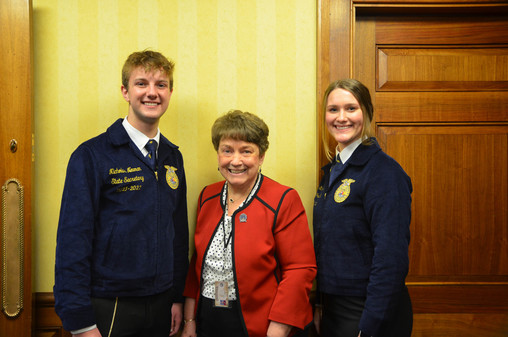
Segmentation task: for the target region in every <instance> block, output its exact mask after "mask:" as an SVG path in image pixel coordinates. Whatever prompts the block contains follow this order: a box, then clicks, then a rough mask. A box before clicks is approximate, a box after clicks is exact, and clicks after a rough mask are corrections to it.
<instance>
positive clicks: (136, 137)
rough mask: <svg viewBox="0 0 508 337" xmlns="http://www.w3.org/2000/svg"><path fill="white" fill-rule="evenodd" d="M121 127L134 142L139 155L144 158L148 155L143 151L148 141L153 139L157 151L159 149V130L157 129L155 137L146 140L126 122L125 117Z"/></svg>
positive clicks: (142, 134) (141, 133) (145, 137)
mask: <svg viewBox="0 0 508 337" xmlns="http://www.w3.org/2000/svg"><path fill="white" fill-rule="evenodd" d="M122 125H123V127H124V128H125V131H127V134H128V135H129V138H130V139H131V140H132V141H133V142H134V144H135V145H136V146H137V148H138V149H139V150H140V151H141V153H142V154H143V155H144V156H146V154H147V153H148V151H147V150H146V149H145V145H146V143H148V141H149V140H150V139H155V141H157V149H158V148H159V144H160V142H159V141H160V138H161V133H160V130H159V128H157V134H156V135H155V137H153V138H148V137H147V136H146V135H145V134H144V133H143V132H141V131H139V130H138V129H136V128H135V127H133V126H132V125H131V124H130V123H129V121H127V117H125V118H124V119H123V122H122Z"/></svg>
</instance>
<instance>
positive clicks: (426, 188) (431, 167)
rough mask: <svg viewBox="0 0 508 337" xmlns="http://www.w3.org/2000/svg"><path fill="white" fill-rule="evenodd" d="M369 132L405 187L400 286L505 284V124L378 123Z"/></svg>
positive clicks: (507, 258) (507, 195)
mask: <svg viewBox="0 0 508 337" xmlns="http://www.w3.org/2000/svg"><path fill="white" fill-rule="evenodd" d="M377 134H378V140H379V142H380V144H381V146H382V147H383V149H385V151H386V152H387V153H389V154H390V155H391V156H392V157H394V158H395V159H396V160H397V161H398V162H399V163H400V164H401V165H402V167H403V168H404V170H405V171H406V172H407V173H408V175H409V176H410V177H411V179H412V182H413V190H414V191H413V204H412V212H413V221H412V223H411V238H412V239H411V245H410V273H409V275H410V276H409V277H408V281H410V280H411V279H412V278H413V277H418V280H420V281H421V280H422V277H423V276H426V277H425V279H426V280H427V281H435V279H434V276H439V277H442V276H448V280H451V281H468V277H469V276H472V277H477V276H479V275H483V276H494V275H495V276H506V277H505V280H506V281H508V226H507V225H506V224H508V207H507V205H508V181H507V176H506V172H508V126H461V125H458V126H449V125H446V126H425V125H423V126H385V125H381V126H378V129H377Z"/></svg>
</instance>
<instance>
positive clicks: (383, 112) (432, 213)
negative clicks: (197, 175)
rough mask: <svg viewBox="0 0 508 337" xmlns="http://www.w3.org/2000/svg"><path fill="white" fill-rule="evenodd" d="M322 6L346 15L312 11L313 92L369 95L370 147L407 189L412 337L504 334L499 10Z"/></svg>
mask: <svg viewBox="0 0 508 337" xmlns="http://www.w3.org/2000/svg"><path fill="white" fill-rule="evenodd" d="M321 2H322V3H323V5H322V6H321V8H322V10H323V9H327V8H328V9H329V8H344V9H345V8H348V9H349V11H348V12H347V13H346V12H344V11H342V12H333V11H331V10H330V11H328V12H321V13H320V17H321V18H323V17H325V16H326V19H324V20H323V19H322V20H323V21H322V22H323V23H325V24H326V25H323V24H321V25H320V30H318V32H319V33H320V34H321V43H322V44H325V46H322V47H321V51H326V52H327V53H326V54H325V55H321V54H319V55H318V60H319V61H318V62H321V63H323V64H325V63H327V62H328V63H330V64H326V65H325V66H324V67H323V69H324V70H323V71H321V70H320V69H318V72H319V73H320V74H319V75H318V83H319V81H321V82H323V81H324V80H325V79H328V80H329V82H331V81H332V80H336V79H340V78H348V77H354V78H357V79H358V80H360V81H362V82H363V83H364V84H365V85H366V86H367V87H368V88H369V90H370V91H371V94H372V98H373V102H374V106H375V109H374V110H375V112H374V125H375V128H376V135H377V138H378V141H379V142H380V144H381V147H382V148H383V150H384V151H385V152H387V153H388V154H389V155H390V156H392V157H394V158H395V159H396V160H397V161H398V162H399V163H400V164H401V165H402V167H403V168H404V169H405V171H406V172H407V173H408V174H409V176H410V177H411V180H412V182H413V195H412V197H413V203H412V216H413V217H412V222H411V244H410V251H409V255H410V271H409V275H408V277H407V279H406V281H407V284H408V287H409V290H410V293H411V297H412V301H413V308H414V312H415V316H414V329H413V336H459V335H460V336H478V335H482V336H484V335H488V336H506V335H507V332H508V319H507V318H508V304H507V302H506V300H505V299H506V298H508V4H507V3H506V2H498V1H489V0H483V1H481V0H480V1H474V0H467V1H461V2H455V1H446V2H445V1H432V0H427V1H425V0H424V1H411V0H408V1H397V0H394V1H388V0H377V1H375V2H371V1H367V0H354V1H350V0H328V1H325V0H322V1H321ZM339 15H342V16H339ZM344 40H347V41H346V42H345V43H344V44H343V45H339V44H337V42H341V43H342V42H344ZM327 42H328V44H329V45H328V46H326V43H327ZM342 48H343V50H341V49H342ZM322 87H326V85H325V84H324V83H322ZM323 90H324V89H323ZM321 99H322V91H321V92H320V91H319V87H318V100H319V101H320V100H321ZM322 125H323V121H322V119H321V116H320V117H319V118H318V130H321V131H323V132H326V130H325V129H323V128H322ZM319 136H320V135H319ZM322 151H323V150H322V148H320V151H319V152H318V153H319V154H320V162H319V165H323V164H325V163H326V161H327V160H326V158H325V156H324V155H323V152H322Z"/></svg>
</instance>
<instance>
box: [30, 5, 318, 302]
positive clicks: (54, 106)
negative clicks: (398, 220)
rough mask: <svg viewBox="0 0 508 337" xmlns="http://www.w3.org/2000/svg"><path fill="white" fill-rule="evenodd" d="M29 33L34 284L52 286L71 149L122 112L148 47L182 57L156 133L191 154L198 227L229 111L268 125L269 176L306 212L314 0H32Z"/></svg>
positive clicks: (312, 151)
mask: <svg viewBox="0 0 508 337" xmlns="http://www.w3.org/2000/svg"><path fill="white" fill-rule="evenodd" d="M33 37H34V78H35V83H34V92H35V102H34V103H35V104H34V106H35V110H34V116H35V156H36V162H35V194H34V195H35V200H34V201H35V202H34V207H35V209H34V215H35V216H34V237H35V242H34V262H33V263H34V266H35V272H34V273H35V275H34V276H35V286H34V291H37V292H45V291H52V287H53V282H54V278H53V268H54V267H53V266H54V252H55V239H56V229H57V223H58V216H59V209H60V199H61V194H62V189H63V183H64V178H65V171H66V166H67V162H68V159H69V156H70V154H71V153H72V151H73V150H74V149H75V148H76V147H77V146H78V145H79V144H80V143H81V142H83V141H85V140H87V139H89V138H91V137H93V136H95V135H97V134H99V133H101V132H103V131H105V129H106V128H107V127H108V126H109V125H110V124H111V123H112V122H113V121H114V120H116V119H117V118H119V117H124V116H125V115H126V114H127V108H128V106H127V103H126V102H125V101H124V100H123V98H122V96H121V93H120V85H121V81H120V71H121V67H122V65H123V62H124V60H125V58H126V57H127V56H128V55H129V54H130V53H131V52H132V51H136V50H143V49H146V48H152V49H155V50H158V51H161V52H162V53H163V54H165V55H166V56H168V57H169V58H171V59H173V60H174V61H175V63H176V70H175V74H174V78H175V89H174V93H173V96H172V98H171V102H170V106H169V109H168V111H167V112H166V114H165V115H164V117H163V118H162V120H161V124H160V129H161V132H162V133H163V134H164V135H165V136H167V137H168V138H169V139H170V140H171V141H173V142H174V143H175V144H177V145H179V146H180V149H181V151H182V153H183V156H184V161H185V168H186V174H187V182H188V200H189V215H190V219H189V221H190V224H191V230H192V229H193V228H194V221H195V209H196V203H197V197H198V194H199V192H200V190H201V188H202V187H203V186H204V185H206V184H209V183H212V182H215V181H217V180H219V179H222V177H221V176H220V175H219V173H218V172H217V158H216V153H215V152H214V149H213V146H212V144H211V140H210V127H211V125H212V123H213V121H214V120H215V119H216V118H217V117H218V116H219V115H221V114H222V113H224V112H226V111H228V110H230V109H240V110H244V111H249V112H253V113H256V114H258V115H259V116H260V117H261V118H263V119H264V120H265V122H266V123H267V124H268V126H269V128H270V137H269V140H270V147H269V149H268V152H267V154H266V159H265V162H264V165H263V173H264V174H265V175H267V176H269V177H271V178H274V179H275V180H277V181H279V182H280V183H283V184H286V185H289V186H291V187H294V188H295V189H296V190H297V191H298V192H299V193H300V196H301V197H302V200H303V202H304V205H305V208H306V210H307V213H308V216H309V220H310V219H311V216H312V202H313V197H314V193H315V188H316V160H317V159H316V127H315V124H316V123H315V120H316V108H315V107H316V97H315V95H316V1H314V0H33ZM191 234H192V232H191Z"/></svg>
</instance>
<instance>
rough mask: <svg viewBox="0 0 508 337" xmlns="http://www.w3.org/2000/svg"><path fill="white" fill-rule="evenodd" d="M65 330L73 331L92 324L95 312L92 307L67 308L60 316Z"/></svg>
mask: <svg viewBox="0 0 508 337" xmlns="http://www.w3.org/2000/svg"><path fill="white" fill-rule="evenodd" d="M60 319H61V320H62V324H63V327H64V329H65V330H67V331H75V330H80V329H84V328H87V327H89V326H92V325H94V324H95V323H96V322H95V314H94V311H93V307H92V306H91V305H90V306H87V307H83V308H79V309H75V310H69V311H67V312H65V313H62V314H61V316H60Z"/></svg>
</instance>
